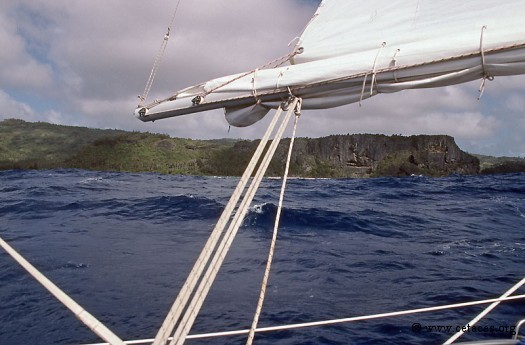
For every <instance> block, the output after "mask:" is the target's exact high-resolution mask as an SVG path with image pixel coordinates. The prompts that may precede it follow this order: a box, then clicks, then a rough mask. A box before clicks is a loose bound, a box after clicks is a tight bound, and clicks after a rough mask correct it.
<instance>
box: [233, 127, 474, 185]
mask: <svg viewBox="0 0 525 345" xmlns="http://www.w3.org/2000/svg"><path fill="white" fill-rule="evenodd" d="M257 143H258V142H248V141H242V142H238V143H236V144H235V145H234V147H232V148H231V149H230V152H229V154H228V156H229V161H237V160H241V159H240V157H236V156H239V155H246V154H248V153H249V152H253V151H254V150H255V146H256V144H257ZM288 145H289V139H285V140H283V142H282V143H281V144H280V145H279V148H278V150H277V153H276V155H275V158H274V161H273V162H272V164H271V166H270V168H269V174H270V175H272V174H275V175H279V174H282V170H283V167H284V164H285V159H286V154H287V147H288ZM232 172H233V171H232ZM290 173H291V174H292V175H295V176H306V177H320V176H327V177H369V176H408V175H412V174H416V175H419V174H423V175H426V176H446V175H450V174H477V173H479V159H478V158H476V157H474V156H472V155H469V154H467V153H465V152H463V151H462V150H461V149H460V148H459V147H458V146H457V145H456V143H455V142H454V139H453V138H452V137H450V136H445V135H417V136H410V137H405V136H396V135H394V136H386V135H377V134H354V135H331V136H328V137H324V138H316V139H309V138H298V139H297V140H296V142H295V146H294V151H293V154H292V158H291V167H290Z"/></svg>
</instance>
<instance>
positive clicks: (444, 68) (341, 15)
mask: <svg viewBox="0 0 525 345" xmlns="http://www.w3.org/2000/svg"><path fill="white" fill-rule="evenodd" d="M524 13H525V1H523V0H508V1H505V2H496V1H493V0H471V1H467V0H465V1H456V0H440V1H432V0H419V1H418V0H399V1H393V0H369V1H350V0H324V1H323V2H322V3H321V5H320V6H319V8H318V10H317V11H316V14H315V15H314V17H313V18H312V20H311V22H310V23H309V24H308V26H307V27H306V29H305V31H304V33H303V34H302V35H301V37H300V39H299V41H298V43H297V45H296V47H295V50H294V52H295V54H293V57H292V58H291V59H290V60H291V63H292V64H291V65H289V66H282V67H278V68H271V69H262V70H254V71H252V72H248V73H244V74H239V75H233V76H226V77H222V78H218V79H214V80H211V81H208V82H206V83H203V84H200V85H196V86H192V87H190V88H187V89H185V90H182V91H179V92H177V93H176V94H175V95H173V96H172V97H169V98H168V99H166V100H163V101H160V102H155V103H153V104H150V105H148V106H144V107H140V108H138V109H137V110H136V114H137V115H138V117H139V118H140V119H141V120H143V121H151V120H156V119H161V118H166V117H171V116H178V115H183V114H189V113H194V112H199V111H205V110H209V109H216V108H225V113H226V119H227V120H228V122H229V123H230V124H231V125H234V126H247V125H251V124H252V123H254V122H256V121H258V120H260V119H261V118H263V117H264V115H265V114H266V113H267V111H269V109H271V108H276V107H277V106H278V105H279V103H280V102H281V100H282V99H283V98H286V97H287V95H288V94H289V93H292V94H293V95H295V96H298V97H301V98H302V99H303V105H302V108H303V109H324V108H331V107H336V106H340V105H344V104H349V103H353V102H358V101H361V100H363V99H365V98H368V97H371V96H373V95H375V94H378V93H391V92H396V91H401V90H406V89H414V88H428V87H441V86H447V85H453V84H458V83H463V82H467V81H471V80H475V79H487V78H488V79H492V78H493V77H497V76H507V75H516V74H525V26H524V25H523V19H522V15H523V14H524ZM291 56H292V55H291Z"/></svg>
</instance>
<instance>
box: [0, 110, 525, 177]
mask: <svg viewBox="0 0 525 345" xmlns="http://www.w3.org/2000/svg"><path fill="white" fill-rule="evenodd" d="M289 142H290V139H284V140H283V141H282V142H281V143H280V145H279V147H278V149H277V152H276V154H275V157H274V159H273V160H272V162H271V164H270V166H269V169H268V172H267V175H269V176H282V174H283V171H284V165H285V161H286V155H287V153H288V145H289ZM257 145H258V141H246V140H243V141H238V140H232V139H220V140H191V139H181V138H170V137H168V136H166V135H160V134H151V133H138V132H124V131H116V130H99V129H89V128H82V127H69V126H59V125H52V124H47V123H29V122H24V121H21V120H4V121H0V170H2V169H4V170H5V169H39V168H40V169H42V168H43V169H52V168H80V169H93V170H112V171H115V170H116V171H137V172H138V171H155V172H160V173H170V174H193V175H230V176H240V175H241V174H242V173H243V171H244V169H245V167H246V165H247V164H248V162H249V161H250V158H251V157H252V154H253V152H254V151H255V148H256V146H257ZM521 161H522V159H519V161H517V162H518V163H520V162H521ZM479 167H480V163H479V160H478V158H476V157H473V156H471V155H469V154H466V153H465V152H463V151H461V150H460V149H459V148H458V146H457V145H456V143H455V142H454V139H453V138H452V137H449V136H444V135H418V136H411V137H403V136H386V135H374V134H355V135H332V136H329V137H324V138H318V139H309V138H297V139H296V141H295V146H294V150H293V154H292V160H291V166H290V174H291V176H301V177H369V176H406V175H411V174H416V175H419V174H423V175H426V176H446V175H450V174H477V173H478V172H479ZM512 167H514V165H513V166H512Z"/></svg>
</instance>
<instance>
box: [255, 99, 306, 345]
mask: <svg viewBox="0 0 525 345" xmlns="http://www.w3.org/2000/svg"><path fill="white" fill-rule="evenodd" d="M300 108H301V100H299V103H298V104H297V109H296V110H295V121H294V125H293V131H292V137H291V138H290V146H289V148H288V157H287V158H286V166H285V168H284V174H283V183H282V186H281V194H280V195H279V205H278V207H277V214H276V215H275V224H274V227H273V235H272V241H271V243H270V251H269V253H268V260H267V261H266V269H265V271H264V276H263V282H262V284H261V292H260V294H259V300H258V302H257V309H256V310H255V314H254V316H253V321H252V326H251V328H250V333H249V334H248V340H247V341H246V345H251V344H252V343H253V339H254V337H255V329H256V328H257V324H258V323H259V317H260V315H261V311H262V307H263V304H264V297H265V295H266V286H267V285H268V279H269V277H270V269H271V267H272V261H273V255H274V252H275V244H276V242H277V233H278V231H279V220H280V218H281V210H282V207H283V199H284V191H285V189H286V181H287V179H288V171H289V169H290V159H291V157H292V149H293V144H294V141H295V133H296V131H297V121H298V120H299V116H300V112H301V110H300Z"/></svg>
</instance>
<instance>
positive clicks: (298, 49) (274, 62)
mask: <svg viewBox="0 0 525 345" xmlns="http://www.w3.org/2000/svg"><path fill="white" fill-rule="evenodd" d="M302 52H303V48H302V47H297V46H296V47H295V49H294V50H293V51H291V52H290V53H288V54H286V55H283V56H281V57H279V58H277V59H274V60H272V61H270V62H268V63H266V64H264V65H262V66H260V67H257V68H254V69H252V70H251V71H248V72H246V73H242V74H240V75H238V76H237V77H235V78H232V79H230V80H227V81H226V82H224V83H222V84H220V85H217V86H215V87H214V88H211V89H210V90H208V91H206V92H204V93H203V94H202V95H201V96H200V97H201V98H202V99H204V97H206V96H207V95H209V94H210V93H212V92H214V91H216V90H218V89H220V88H222V87H224V86H226V85H229V84H231V83H233V82H234V81H237V80H239V79H242V78H244V77H246V76H248V75H250V74H254V75H255V72H256V71H258V70H260V69H266V68H268V67H270V66H273V67H272V68H276V67H279V66H281V65H283V64H284V63H286V62H287V61H290V60H291V59H292V58H293V57H294V56H296V55H298V54H301V53H302Z"/></svg>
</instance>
